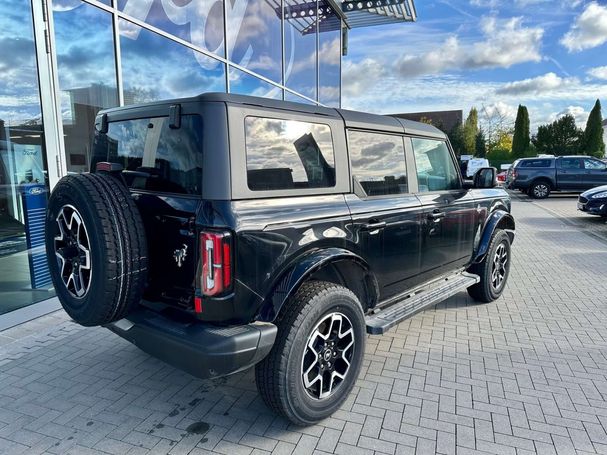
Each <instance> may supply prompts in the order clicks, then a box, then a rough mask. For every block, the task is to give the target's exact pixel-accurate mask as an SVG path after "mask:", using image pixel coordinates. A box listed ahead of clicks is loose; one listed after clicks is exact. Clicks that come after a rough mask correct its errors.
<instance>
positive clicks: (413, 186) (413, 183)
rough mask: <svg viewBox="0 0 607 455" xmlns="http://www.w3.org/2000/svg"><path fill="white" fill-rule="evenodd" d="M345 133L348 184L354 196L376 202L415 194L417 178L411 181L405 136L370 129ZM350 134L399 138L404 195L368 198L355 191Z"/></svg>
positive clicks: (356, 129) (349, 129) (409, 157)
mask: <svg viewBox="0 0 607 455" xmlns="http://www.w3.org/2000/svg"><path fill="white" fill-rule="evenodd" d="M345 132H346V141H347V144H348V149H347V150H348V166H349V169H350V183H351V185H352V193H353V194H355V195H356V196H357V197H358V198H359V199H361V200H377V199H395V198H403V197H410V196H412V195H413V194H415V193H417V176H415V180H412V179H411V177H412V175H411V169H410V166H409V162H410V159H411V156H410V153H409V152H412V149H411V150H410V151H408V150H407V142H408V141H407V139H408V136H407V135H405V134H399V133H395V132H391V131H383V130H372V129H367V128H346V129H345ZM350 132H356V133H368V134H381V135H384V136H396V137H399V138H401V140H402V143H403V159H404V160H405V173H406V175H407V189H408V191H407V192H406V193H395V194H381V195H377V196H369V195H368V194H366V192H365V193H364V194H361V193H360V192H359V191H357V188H356V187H355V186H354V167H353V166H352V155H351V153H350ZM413 190H415V191H413Z"/></svg>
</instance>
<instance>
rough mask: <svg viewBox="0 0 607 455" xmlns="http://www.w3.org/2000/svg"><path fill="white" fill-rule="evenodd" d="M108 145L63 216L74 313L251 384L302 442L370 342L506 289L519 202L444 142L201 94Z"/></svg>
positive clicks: (147, 111) (56, 220)
mask: <svg viewBox="0 0 607 455" xmlns="http://www.w3.org/2000/svg"><path fill="white" fill-rule="evenodd" d="M95 126H96V134H95V140H94V144H93V160H92V168H91V173H87V174H80V175H69V176H67V177H64V178H63V179H62V180H61V181H60V182H59V183H58V184H57V186H56V187H55V188H54V191H53V193H52V195H51V197H50V200H49V209H48V216H47V220H46V222H47V231H46V232H47V245H46V246H47V254H48V260H49V266H50V269H51V274H52V277H53V282H54V285H55V288H56V291H57V295H58V296H59V299H60V300H61V302H62V304H63V306H64V308H65V310H66V311H67V312H68V314H69V315H70V316H71V317H72V318H73V319H74V320H75V321H77V322H79V323H80V324H83V325H89V326H92V325H104V326H106V327H107V328H109V329H110V330H112V331H113V332H115V333H117V334H118V335H120V336H121V337H123V338H125V339H127V340H129V341H131V342H133V343H134V344H136V345H137V346H138V347H140V348H141V349H143V350H144V351H146V352H148V353H150V354H152V355H154V356H156V357H158V358H160V359H162V360H164V361H166V362H168V363H170V364H172V365H175V366H177V367H178V368H182V369H183V370H185V371H188V372H190V373H191V374H193V375H196V376H198V377H200V378H212V377H218V376H222V375H227V374H231V373H234V372H236V371H241V370H244V369H246V368H249V367H251V366H253V365H255V366H256V382H257V386H258V388H259V392H260V394H261V396H262V397H263V399H264V400H265V402H266V403H267V404H268V406H269V407H270V408H272V409H274V410H275V411H277V412H279V413H281V414H282V415H284V416H285V417H287V418H288V419H290V420H291V421H292V422H295V423H297V424H302V425H306V424H311V423H314V422H317V421H318V420H320V419H322V418H325V417H327V416H328V415H330V414H331V413H332V412H334V411H335V410H336V409H337V408H339V406H340V405H341V404H342V403H343V401H344V400H345V399H346V397H347V395H348V393H349V392H350V390H351V388H352V386H353V385H354V383H355V381H356V378H357V376H358V373H359V370H360V368H361V364H362V358H363V353H364V347H365V340H366V337H367V335H366V333H370V334H382V333H384V332H385V331H386V330H388V329H389V328H390V327H393V326H394V325H396V324H398V323H399V322H400V321H402V320H404V319H405V318H408V317H410V316H411V315H413V314H415V313H416V312H418V311H420V310H422V309H424V308H426V307H427V306H429V305H433V304H436V303H438V302H440V301H442V300H444V299H446V298H448V297H449V296H452V295H453V294H455V293H457V292H459V291H462V290H464V289H468V292H469V293H470V295H471V296H472V297H474V298H475V299H477V300H479V301H482V302H490V301H493V300H495V299H497V298H498V297H499V296H500V295H501V294H502V292H503V290H504V287H505V285H506V281H507V279H508V273H509V269H510V245H511V243H512V241H513V238H514V220H513V218H512V216H511V215H510V199H509V196H508V194H507V193H506V192H505V191H504V190H502V189H499V188H497V187H496V186H495V169H493V168H485V169H482V170H481V171H479V172H478V173H477V174H476V176H475V179H474V182H470V183H464V181H463V180H462V177H461V175H460V173H459V171H458V166H457V161H456V158H455V156H454V154H453V152H452V150H451V148H450V146H449V142H448V141H447V138H446V136H445V135H444V134H443V133H442V132H441V131H439V130H438V129H436V128H434V127H432V126H430V125H426V124H423V123H415V122H411V121H408V120H402V119H399V118H396V117H389V116H380V115H371V114H364V113H360V112H352V111H346V110H339V109H329V108H325V107H317V106H309V105H303V104H296V103H290V102H282V101H273V100H268V99H262V98H254V97H246V96H238V95H227V94H204V95H201V96H198V97H195V98H189V99H181V100H174V101H166V102H158V103H152V104H146V105H140V106H129V107H124V108H116V109H111V110H107V111H103V112H101V113H100V114H99V115H98V117H97V119H96V125H95Z"/></svg>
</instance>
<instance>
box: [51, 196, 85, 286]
mask: <svg viewBox="0 0 607 455" xmlns="http://www.w3.org/2000/svg"><path fill="white" fill-rule="evenodd" d="M56 222H57V226H58V228H59V235H57V236H56V237H55V240H54V245H55V256H56V257H57V264H58V266H59V273H60V275H61V280H62V281H63V284H64V285H65V287H66V289H67V290H68V292H69V293H70V294H71V295H72V296H73V297H76V298H83V297H84V296H85V295H86V293H87V292H88V290H89V287H90V286H91V278H92V273H93V270H92V267H91V242H90V240H89V235H88V232H87V230H86V226H85V225H84V221H83V220H82V216H81V215H80V213H79V212H78V210H76V208H75V207H74V206H72V205H69V204H68V205H64V206H63V207H61V210H60V211H59V214H58V215H57V218H56Z"/></svg>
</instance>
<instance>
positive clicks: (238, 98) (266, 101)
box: [101, 92, 446, 139]
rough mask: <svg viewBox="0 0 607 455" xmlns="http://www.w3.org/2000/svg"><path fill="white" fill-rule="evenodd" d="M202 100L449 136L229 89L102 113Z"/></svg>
mask: <svg viewBox="0 0 607 455" xmlns="http://www.w3.org/2000/svg"><path fill="white" fill-rule="evenodd" d="M196 102H198V103H200V102H223V103H226V104H231V105H236V104H241V105H248V106H259V107H264V108H269V109H280V110H283V111H284V110H289V111H294V112H301V113H306V114H312V115H322V116H326V117H332V118H340V119H343V120H344V122H345V125H346V127H348V128H361V129H370V130H381V131H386V132H394V133H403V131H404V132H405V133H407V134H412V135H417V136H429V137H436V138H440V139H444V138H445V137H446V135H445V133H443V132H442V131H441V130H439V129H438V128H436V127H434V126H432V125H428V124H426V123H421V122H414V121H412V120H406V119H401V118H397V117H394V116H390V115H379V114H369V113H365V112H358V111H350V110H346V109H336V108H331V107H324V106H316V105H313V104H304V103H295V102H292V101H282V100H274V99H270V98H262V97H258V96H249V95H238V94H234V93H225V92H210V93H203V94H201V95H197V96H193V97H189V98H178V99H171V100H162V101H154V102H151V103H145V104H137V105H131V106H123V107H116V108H111V109H106V110H103V111H101V114H102V113H111V112H116V111H125V110H128V109H140V108H141V107H145V106H150V107H152V106H162V105H171V104H179V103H196Z"/></svg>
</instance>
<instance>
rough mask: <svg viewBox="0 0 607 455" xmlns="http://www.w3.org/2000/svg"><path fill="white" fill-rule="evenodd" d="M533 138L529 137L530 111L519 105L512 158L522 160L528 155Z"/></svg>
mask: <svg viewBox="0 0 607 455" xmlns="http://www.w3.org/2000/svg"><path fill="white" fill-rule="evenodd" d="M530 141H531V137H530V135H529V111H528V110H527V107H526V106H523V105H519V107H518V112H517V114H516V122H514V137H513V139H512V157H513V158H515V159H516V158H521V157H523V156H525V155H527V151H528V150H529V143H530Z"/></svg>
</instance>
